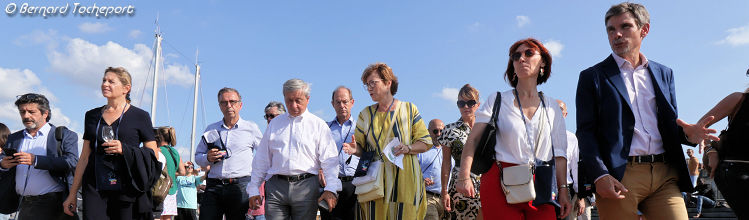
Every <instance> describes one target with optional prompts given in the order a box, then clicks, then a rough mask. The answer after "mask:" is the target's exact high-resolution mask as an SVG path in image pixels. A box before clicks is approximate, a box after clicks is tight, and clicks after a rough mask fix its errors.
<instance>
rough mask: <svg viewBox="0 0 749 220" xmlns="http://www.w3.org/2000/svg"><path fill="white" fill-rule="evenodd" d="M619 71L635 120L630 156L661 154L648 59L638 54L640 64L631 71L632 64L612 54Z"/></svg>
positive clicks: (653, 90) (661, 145) (661, 142)
mask: <svg viewBox="0 0 749 220" xmlns="http://www.w3.org/2000/svg"><path fill="white" fill-rule="evenodd" d="M612 55H613V57H614V61H616V64H617V66H618V67H619V71H621V76H622V79H623V80H624V85H625V86H626V87H627V94H628V95H629V97H628V98H629V103H630V104H631V105H632V106H631V107H632V114H633V115H634V116H635V127H634V133H633V134H632V144H631V145H630V148H629V156H640V155H651V154H661V153H663V152H666V150H665V149H663V139H662V138H661V132H660V131H659V130H658V117H657V115H656V109H655V108H656V103H655V89H654V88H653V79H652V78H651V77H650V71H649V70H648V59H647V58H646V57H645V55H643V54H642V53H640V59H641V61H642V62H641V64H640V65H639V66H637V67H633V66H632V64H631V63H630V62H629V61H627V60H625V59H624V58H622V57H619V56H618V55H616V54H612Z"/></svg>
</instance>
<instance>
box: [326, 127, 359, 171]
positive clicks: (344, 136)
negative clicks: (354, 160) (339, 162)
mask: <svg viewBox="0 0 749 220" xmlns="http://www.w3.org/2000/svg"><path fill="white" fill-rule="evenodd" d="M336 123H338V119H335V120H333V123H330V125H328V128H333V125H334V124H336ZM343 123H344V124H345V123H346V122H343ZM354 126H356V125H355V124H353V123H352V124H351V126H349V127H348V131H346V134H344V135H343V140H341V148H339V149H338V152H342V151H343V150H342V149H343V144H345V143H346V140H347V139H348V136H349V135H348V134H349V132H351V127H354ZM341 131H343V124H341ZM365 141H366V140H365ZM344 163H345V164H346V165H348V164H349V163H351V155H349V156H348V158H347V159H346V162H344Z"/></svg>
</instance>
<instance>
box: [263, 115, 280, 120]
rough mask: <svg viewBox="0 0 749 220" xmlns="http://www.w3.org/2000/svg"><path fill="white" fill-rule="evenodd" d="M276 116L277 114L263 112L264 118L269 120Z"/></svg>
mask: <svg viewBox="0 0 749 220" xmlns="http://www.w3.org/2000/svg"><path fill="white" fill-rule="evenodd" d="M276 116H278V115H274V114H265V115H264V116H263V117H264V118H265V120H271V119H273V118H275V117H276Z"/></svg>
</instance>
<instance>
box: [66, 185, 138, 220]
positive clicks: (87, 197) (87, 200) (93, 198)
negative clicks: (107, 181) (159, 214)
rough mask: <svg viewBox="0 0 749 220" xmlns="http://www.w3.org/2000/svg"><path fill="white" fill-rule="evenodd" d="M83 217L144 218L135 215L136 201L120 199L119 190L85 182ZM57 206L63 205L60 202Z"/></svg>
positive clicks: (86, 218) (92, 218)
mask: <svg viewBox="0 0 749 220" xmlns="http://www.w3.org/2000/svg"><path fill="white" fill-rule="evenodd" d="M82 191H83V219H84V220H88V219H91V220H99V219H115V220H117V219H121V220H125V219H127V220H131V219H142V216H134V215H133V214H134V213H133V207H134V205H135V203H134V202H128V201H123V200H120V195H121V194H120V193H119V192H109V191H102V192H99V191H97V190H96V189H95V188H94V186H92V185H89V184H83V186H82ZM57 206H62V204H58V205H57ZM149 217H150V216H149Z"/></svg>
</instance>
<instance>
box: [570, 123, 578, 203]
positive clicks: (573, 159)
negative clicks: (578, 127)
mask: <svg viewBox="0 0 749 220" xmlns="http://www.w3.org/2000/svg"><path fill="white" fill-rule="evenodd" d="M579 153H580V149H579V147H578V146H577V136H575V133H572V132H570V131H567V171H568V172H567V184H573V183H574V185H573V186H572V187H573V189H574V190H575V192H580V191H577V183H578V179H577V161H578V160H579V158H580V155H579Z"/></svg>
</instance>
